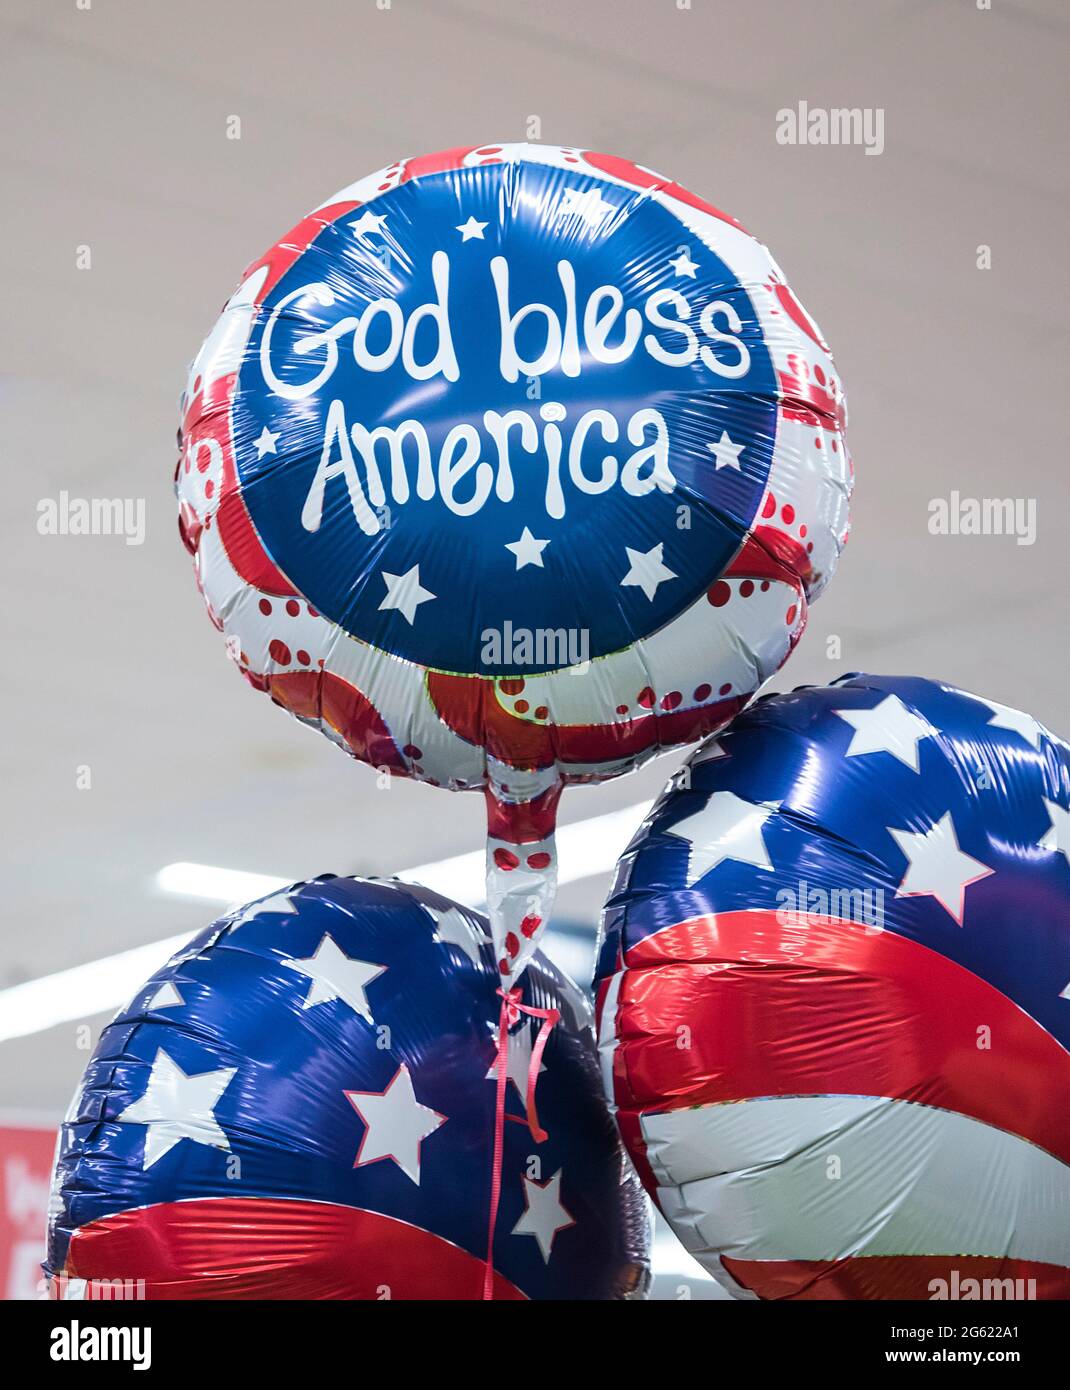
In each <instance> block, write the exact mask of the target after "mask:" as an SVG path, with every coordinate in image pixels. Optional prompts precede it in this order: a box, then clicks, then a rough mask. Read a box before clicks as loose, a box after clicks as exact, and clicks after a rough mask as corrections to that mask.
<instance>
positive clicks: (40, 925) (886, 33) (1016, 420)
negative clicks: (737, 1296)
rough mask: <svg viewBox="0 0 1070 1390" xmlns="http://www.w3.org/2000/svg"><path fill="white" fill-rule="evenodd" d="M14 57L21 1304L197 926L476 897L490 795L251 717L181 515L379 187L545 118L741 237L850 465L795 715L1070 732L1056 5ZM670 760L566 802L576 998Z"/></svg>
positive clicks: (871, 7)
mask: <svg viewBox="0 0 1070 1390" xmlns="http://www.w3.org/2000/svg"><path fill="white" fill-rule="evenodd" d="M0 49H2V52H3V58H2V64H3V84H2V86H3V101H4V105H5V107H6V111H5V115H4V120H3V121H2V122H0V149H2V155H0V158H2V163H3V182H4V186H5V188H6V190H7V196H6V197H5V199H4V209H3V212H2V214H0V216H2V217H3V226H2V245H3V256H4V276H3V306H4V316H5V319H6V325H7V326H6V331H5V333H4V335H3V339H2V342H0V353H2V354H3V361H2V363H0V370H2V377H0V402H2V420H0V441H2V448H3V484H4V488H5V505H4V507H3V508H2V510H0V526H2V527H3V545H2V548H0V556H2V563H3V566H4V571H5V572H4V576H3V586H4V587H3V592H4V593H6V595H7V597H6V600H5V601H4V603H3V618H4V628H5V635H4V641H3V651H4V655H5V658H6V660H5V663H4V666H5V669H4V677H3V686H2V689H3V700H4V705H5V716H6V720H5V727H6V731H7V737H6V738H5V740H4V749H3V777H2V785H3V795H4V801H5V813H6V814H5V834H4V836H3V853H4V857H5V860H6V864H5V875H4V893H3V909H4V927H5V930H4V933H3V936H2V938H0V1126H2V1128H0V1189H2V1190H0V1295H3V1296H7V1297H20V1296H21V1297H26V1296H32V1293H33V1286H34V1283H35V1281H36V1279H37V1269H36V1265H37V1261H38V1260H39V1258H40V1255H41V1243H42V1238H41V1225H42V1213H43V1210H44V1206H45V1200H46V1189H47V1172H48V1166H49V1161H50V1157H51V1148H52V1131H53V1129H54V1126H55V1124H56V1123H57V1122H58V1120H59V1119H60V1118H61V1117H62V1114H63V1112H64V1110H65V1108H66V1105H67V1102H68V1100H69V1098H70V1095H71V1092H72V1091H73V1088H74V1086H75V1084H76V1082H77V1080H78V1078H79V1076H80V1074H81V1071H82V1069H83V1067H84V1065H85V1063H86V1060H87V1058H88V1055H89V1051H90V1050H91V1049H92V1046H93V1043H94V1041H95V1038H96V1035H97V1034H98V1032H99V1029H100V1027H101V1025H102V1024H103V1022H105V1021H106V1019H107V1017H108V1016H109V1015H110V1013H111V1012H113V1011H114V1007H115V1006H116V1004H118V1003H121V1002H123V1001H124V1000H125V998H126V997H127V996H128V995H129V993H130V992H131V990H132V987H133V986H134V985H136V984H137V983H138V982H139V981H140V980H142V979H144V978H145V977H146V976H147V975H148V974H149V973H151V971H152V970H153V968H154V967H155V966H156V965H157V964H158V963H159V961H160V960H161V959H162V958H163V957H164V956H166V955H167V954H168V951H169V949H171V947H170V945H169V943H170V942H171V939H172V938H181V937H183V936H184V935H188V934H190V933H192V932H193V931H195V930H196V929H198V928H199V927H201V926H202V925H204V924H206V923H207V922H208V921H210V920H211V919H212V918H213V917H214V916H215V915H217V913H218V912H219V911H220V909H221V908H222V907H223V906H224V905H226V904H227V903H229V902H232V901H234V900H236V899H244V898H248V897H253V896H257V895H258V893H260V892H263V891H265V890H266V889H267V888H268V887H270V886H271V884H272V882H274V881H276V880H286V881H288V880H290V879H293V878H301V877H308V876H311V875H313V874H315V873H317V872H321V871H332V872H335V873H360V874H392V873H398V874H400V875H401V876H403V877H408V876H411V874H412V871H413V870H414V869H415V870H418V875H417V876H419V877H422V878H423V879H424V880H425V881H427V882H428V883H429V884H430V886H432V887H436V888H440V889H442V890H443V891H445V892H447V893H450V894H451V895H453V896H457V897H461V898H464V899H466V900H468V901H470V902H475V901H477V900H478V898H479V893H480V887H481V879H482V874H481V861H482V843H483V834H484V809H483V804H482V799H481V798H479V797H476V796H463V795H456V796H449V795H448V794H447V793H445V792H442V791H439V790H436V789H432V788H429V787H426V786H418V785H413V784H406V783H405V782H402V781H395V783H394V785H393V787H392V789H391V791H390V793H389V795H384V794H382V793H376V790H375V779H374V774H373V773H372V772H371V771H370V770H369V769H368V768H366V767H364V766H362V765H358V764H355V763H352V762H350V761H349V760H347V759H346V758H345V757H344V756H343V755H341V754H340V753H339V752H337V751H336V750H335V749H333V748H332V747H331V746H330V745H329V744H328V743H327V741H326V740H325V739H323V738H322V737H320V736H319V735H318V734H312V733H309V732H307V731H305V730H304V729H302V728H301V727H300V726H299V725H298V724H297V723H296V722H295V721H292V720H289V719H286V718H284V717H283V716H282V715H281V714H280V713H279V712H278V711H276V710H274V709H273V708H272V707H271V705H270V702H269V701H267V700H265V699H263V698H262V697H254V695H253V694H252V693H251V692H249V691H248V690H247V689H245V687H244V685H243V683H242V681H240V680H239V679H238V677H237V675H236V674H235V672H234V671H233V670H232V668H231V663H230V662H229V660H228V659H227V657H226V654H225V652H224V648H223V644H222V642H221V641H220V639H219V637H218V635H217V634H216V633H215V632H214V631H213V630H212V628H211V625H210V624H209V622H208V621H207V619H206V617H205V615H204V611H203V606H202V604H201V601H200V598H199V597H198V595H197V592H196V588H195V585H194V581H193V575H192V573H191V566H190V562H189V557H188V556H187V554H186V552H185V551H184V550H183V548H182V546H181V544H180V543H179V540H178V535H177V531H176V525H175V505H174V499H173V494H172V488H171V477H172V471H173V468H174V461H175V447H174V440H175V429H176V425H177V401H178V395H179V392H180V390H181V388H182V385H183V383H184V377H185V368H186V365H187V363H188V361H189V359H190V358H191V357H192V356H193V355H194V353H195V352H196V350H197V348H198V347H199V345H200V342H201V340H202V338H203V336H204V334H205V333H206V332H207V330H208V329H209V328H210V327H211V325H212V323H213V321H214V319H215V316H216V314H217V312H218V310H219V307H220V306H221V304H222V302H223V301H224V300H225V298H226V297H227V295H228V294H229V293H230V290H231V289H232V288H233V286H234V284H235V283H236V281H237V279H238V277H239V275H240V273H241V271H242V269H243V267H244V266H245V265H246V264H247V263H248V262H249V261H250V260H252V259H253V258H254V257H255V256H257V255H259V254H260V253H261V252H262V251H263V250H264V249H265V248H266V247H267V246H269V245H270V244H271V243H272V242H273V241H274V240H275V239H276V238H277V236H279V235H280V234H281V233H282V232H283V231H284V230H285V229H286V228H287V227H289V226H290V225H291V224H292V223H293V222H294V221H296V219H297V218H298V216H299V215H301V214H302V213H304V212H305V211H307V210H308V209H310V208H312V207H314V206H316V205H317V204H319V203H321V202H322V201H323V200H324V199H325V198H326V197H327V196H328V195H329V194H330V193H332V192H333V191H334V190H335V189H336V188H340V187H342V186H344V185H345V184H347V183H349V182H351V181H352V180H353V179H355V178H356V177H358V176H360V175H362V174H364V173H368V172H371V171H372V170H374V169H377V168H380V167H382V166H384V165H386V164H388V163H390V162H391V161H392V160H394V159H397V158H399V157H403V156H406V155H411V154H417V153H423V152H426V151H429V150H434V149H439V148H444V147H448V146H452V145H459V144H469V143H483V142H489V141H513V140H523V139H525V138H531V137H532V135H533V131H537V132H538V134H537V137H536V138H538V139H540V140H542V141H545V142H547V143H553V144H557V143H565V144H576V145H583V146H585V147H587V148H591V149H596V150H605V151H608V152H611V153H617V154H622V155H626V156H628V157H629V158H631V159H634V160H636V161H638V162H639V163H642V164H644V165H647V166H649V167H652V168H654V169H657V170H658V171H660V172H662V173H664V174H666V175H668V176H670V177H672V178H673V179H675V180H677V181H679V182H680V183H682V184H683V185H684V186H685V187H689V188H692V189H694V190H695V191H696V192H697V193H699V194H701V195H702V196H704V197H706V198H709V199H710V200H711V201H713V202H714V203H716V204H717V205H719V206H721V207H723V208H725V209H727V210H728V211H730V212H732V213H733V214H734V215H735V216H737V217H739V218H740V219H741V220H742V221H743V223H744V224H745V225H746V226H747V227H748V228H750V229H751V230H753V231H754V232H755V233H756V234H757V235H758V236H759V237H761V238H762V239H763V240H764V241H766V242H767V243H768V244H769V246H770V247H771V249H772V251H773V254H774V255H775V256H776V258H777V259H778V261H779V262H780V264H781V266H782V267H783V268H784V271H785V273H786V274H787V276H788V277H789V280H790V283H791V284H792V286H793V288H794V289H795V291H796V292H797V293H798V295H799V297H800V298H801V300H802V301H803V303H804V304H805V305H806V306H807V308H808V309H809V310H810V312H811V313H812V314H813V315H814V316H815V317H816V318H817V320H818V321H819V322H820V324H821V326H822V329H823V331H824V334H825V336H826V338H827V339H828V341H829V342H830V344H831V345H832V349H833V352H834V353H835V355H836V358H837V362H838V364H839V367H840V371H841V374H842V379H843V381H844V384H845V386H846V388H847V396H848V402H849V409H850V441H851V446H852V452H853V455H854V459H855V463H856V469H857V487H856V493H855V502H854V519H853V528H852V538H851V543H850V545H849V546H848V549H847V551H846V553H845V556H844V558H843V561H842V563H841V566H840V570H839V573H838V576H837V578H836V579H835V581H834V582H833V584H832V585H831V587H830V588H829V590H828V592H827V594H826V595H825V597H824V598H823V599H822V600H821V602H820V603H819V604H818V605H817V606H816V607H815V608H814V610H813V612H812V616H811V622H810V627H809V629H808V631H807V633H806V636H805V637H804V639H803V642H802V644H801V645H800V647H799V649H798V651H797V652H796V654H795V655H794V657H793V658H792V659H791V661H790V662H789V663H788V665H787V667H786V668H785V669H784V671H783V672H782V673H781V675H780V676H779V677H778V678H777V679H776V680H775V681H774V682H773V687H772V688H776V689H785V688H790V687H791V686H794V685H800V684H804V683H824V682H826V681H828V680H830V679H833V678H835V677H836V676H838V675H840V674H842V673H843V672H844V671H849V670H870V671H876V672H900V673H907V672H909V673H913V674H920V675H926V676H936V677H942V678H946V679H948V680H950V681H952V682H954V683H956V684H958V685H961V686H964V687H966V688H967V689H972V690H975V691H977V692H978V693H981V694H984V695H986V696H987V697H990V698H992V699H995V700H998V701H1001V702H1003V703H1006V704H1011V705H1016V706H1019V707H1022V708H1025V709H1028V710H1029V711H1030V712H1031V713H1032V714H1034V715H1035V716H1036V717H1037V718H1038V719H1040V720H1041V721H1042V722H1044V723H1045V724H1047V725H1049V726H1050V727H1051V728H1052V729H1053V730H1054V731H1055V732H1057V733H1062V734H1063V735H1064V736H1066V735H1067V734H1070V701H1068V698H1067V692H1066V679H1067V670H1068V662H1067V656H1066V643H1065V637H1064V634H1065V609H1066V593H1067V575H1068V569H1067V563H1066V555H1065V544H1066V540H1065V537H1066V531H1067V519H1068V511H1070V509H1068V489H1067V484H1066V480H1065V471H1066V467H1067V465H1066V459H1065V449H1064V445H1063V443H1062V442H1060V441H1062V439H1063V435H1064V433H1065V430H1064V427H1063V424H1062V408H1063V406H1064V404H1065V402H1066V373H1067V366H1068V357H1067V351H1066V325H1067V316H1066V306H1065V276H1064V268H1063V259H1064V255H1065V246H1066V241H1067V230H1068V220H1067V211H1068V197H1067V182H1066V168H1067V166H1066V159H1065V136H1066V129H1067V116H1068V100H1067V89H1066V71H1067V65H1068V60H1070V11H1067V9H1066V7H1065V6H1064V5H1062V4H1060V3H1059V0H992V3H991V6H990V7H989V6H988V5H987V4H986V3H985V0H867V3H866V4H865V5H859V4H856V3H852V0H810V3H808V4H806V5H797V4H789V3H786V0H749V3H748V4H746V5H740V4H737V3H724V2H723V0H691V3H690V4H688V3H686V0H631V2H630V3H623V0H585V3H584V4H582V5H576V4H574V3H570V0H540V3H539V4H537V5H531V4H526V3H521V0H390V3H387V0H378V3H377V0H306V2H305V3H304V4H301V5H294V4H292V3H283V0H238V2H237V3H231V4H227V5H221V4H218V3H215V2H214V0H7V3H6V4H5V6H4V15H3V18H2V19H0ZM800 101H805V102H807V103H808V105H809V107H810V108H814V107H826V108H838V107H860V108H867V109H869V110H871V111H876V110H880V111H882V112H883V122H884V127H883V132H884V133H883V149H882V150H881V151H880V152H879V153H875V152H874V153H867V151H866V149H865V148H864V147H862V146H860V145H854V146H850V145H847V146H838V147H836V146H824V147H822V146H813V145H800V144H781V143H778V140H777V129H778V112H781V111H782V110H784V109H790V110H795V109H797V107H798V103H799V102H800ZM235 116H237V117H239V118H240V139H233V138H228V130H229V131H230V133H231V134H232V133H233V130H234V128H235V127H234V124H233V119H232V118H233V117H235ZM533 122H535V123H536V124H535V125H533V124H532V123H533ZM87 253H88V254H87ZM63 491H67V492H68V493H69V494H70V496H72V497H107V498H131V499H143V500H144V506H145V537H144V543H143V544H141V545H128V544H126V542H125V540H124V538H123V537H121V536H69V535H68V536H64V535H41V534H40V533H39V531H38V528H37V517H38V504H39V503H40V502H41V501H42V500H43V499H48V498H57V497H58V496H59V495H60V493H61V492H63ZM954 492H958V493H959V494H960V496H961V497H963V498H966V497H968V498H978V499H984V498H1015V499H1022V500H1024V501H1026V502H1028V501H1030V500H1031V501H1033V502H1035V508H1036V534H1035V539H1034V541H1033V543H1031V544H1019V543H1018V541H1017V540H1016V538H1015V537H1014V536H1008V535H978V536H953V535H933V534H931V533H930V530H929V515H930V511H929V509H930V503H931V502H932V501H933V500H934V499H941V498H943V499H948V498H951V496H952V494H953V493H954ZM678 761H679V758H672V757H670V758H668V759H662V760H660V761H658V762H655V763H654V764H650V765H648V766H647V767H646V768H645V769H643V770H642V771H641V772H639V773H638V774H636V775H634V776H632V777H630V778H624V779H621V780H619V781H617V782H613V783H609V784H607V785H605V786H603V787H600V788H583V789H574V790H572V791H570V792H569V793H567V794H566V796H565V798H564V801H563V808H562V823H563V827H564V828H563V830H562V833H561V835H560V845H561V861H562V870H563V875H564V878H565V879H566V882H565V885H564V887H563V888H562V890H561V892H560V894H559V897H558V903H557V917H556V919H555V922H554V929H553V934H552V937H551V939H550V945H549V950H550V952H551V953H552V954H554V955H555V956H556V958H557V959H558V960H559V962H560V963H561V964H563V965H564V966H565V967H566V968H567V969H569V970H571V971H572V973H573V974H574V975H575V976H576V977H577V978H578V979H580V980H581V981H586V980H588V979H589V977H590V971H591V964H592V959H591V958H592V949H593V942H594V936H595V930H596V923H597V917H598V911H599V908H600V905H601V902H602V899H603V897H604V894H605V892H606V888H607V885H608V878H609V869H610V866H611V865H612V862H613V860H614V858H615V856H616V855H617V854H618V853H619V852H620V850H622V849H623V847H624V845H625V844H626V842H627V840H628V838H629V836H630V833H631V829H633V828H634V827H635V826H636V825H637V824H638V822H639V820H640V818H641V814H642V812H641V808H642V806H644V805H645V804H646V803H648V802H649V801H650V800H651V799H652V798H653V796H654V795H655V794H656V792H657V791H658V790H660V788H661V786H662V785H663V784H664V782H665V780H666V779H667V777H668V776H669V774H670V773H671V772H672V770H673V768H674V767H675V765H676V763H677V762H678ZM629 808H634V809H629ZM616 812H621V813H622V814H619V815H617V814H613V813H616ZM473 851H476V854H475V856H474V860H473V857H472V852H473ZM176 866H177V867H176ZM161 943H163V944H162V945H161ZM63 972H71V973H69V974H65V973H63ZM658 1271H659V1278H658V1281H657V1293H658V1296H661V1297H669V1298H671V1297H681V1296H690V1297H708V1296H713V1286H712V1285H711V1284H710V1283H709V1281H707V1280H705V1279H704V1278H703V1277H702V1274H701V1271H700V1270H699V1269H698V1267H697V1266H695V1265H692V1264H690V1262H689V1261H688V1259H687V1257H686V1255H685V1254H684V1253H683V1251H682V1250H680V1248H679V1247H677V1246H675V1245H674V1244H673V1242H672V1239H671V1237H669V1236H667V1235H665V1236H662V1237H661V1238H660V1239H659V1245H658Z"/></svg>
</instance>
